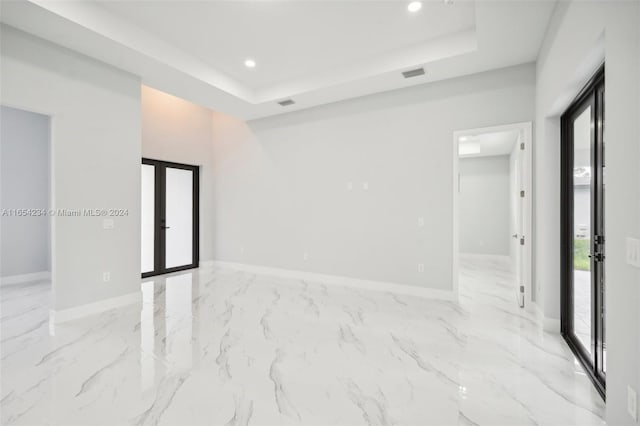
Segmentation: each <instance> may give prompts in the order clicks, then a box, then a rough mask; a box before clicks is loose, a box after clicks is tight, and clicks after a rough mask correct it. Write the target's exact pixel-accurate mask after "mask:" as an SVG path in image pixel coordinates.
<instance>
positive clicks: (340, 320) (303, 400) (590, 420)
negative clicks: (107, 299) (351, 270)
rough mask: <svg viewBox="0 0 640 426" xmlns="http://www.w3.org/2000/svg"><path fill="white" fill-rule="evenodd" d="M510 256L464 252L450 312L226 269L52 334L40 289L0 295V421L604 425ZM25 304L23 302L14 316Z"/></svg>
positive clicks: (446, 306)
mask: <svg viewBox="0 0 640 426" xmlns="http://www.w3.org/2000/svg"><path fill="white" fill-rule="evenodd" d="M509 279H510V275H509V273H508V264H507V263H505V262H504V261H503V260H502V259H500V258H495V259H490V260H478V259H476V258H463V259H461V277H460V287H461V294H460V306H457V305H455V304H453V303H450V302H444V301H437V300H427V299H420V298H412V297H408V296H399V295H394V294H390V293H379V292H368V291H364V290H355V289H349V288H342V287H337V286H328V285H324V284H322V283H314V282H300V281H296V280H291V279H281V278H276V277H272V276H266V275H257V276H256V275H253V274H248V273H244V272H238V271H233V270H229V269H212V268H209V269H202V270H196V271H193V272H186V273H185V272H182V273H176V274H173V275H169V276H167V277H164V278H161V277H157V279H150V280H144V282H143V284H142V291H143V306H142V311H140V308H139V307H138V306H130V307H128V308H123V309H120V310H114V311H110V312H107V313H104V314H102V315H97V316H93V317H90V318H88V319H85V320H81V321H75V322H70V323H66V324H64V325H61V326H58V327H56V329H55V336H50V335H49V324H48V310H47V309H46V308H45V307H46V303H45V302H46V298H47V297H48V289H47V286H48V284H46V283H41V284H34V285H31V286H24V287H23V286H20V287H17V286H16V287H15V288H9V287H7V288H6V289H3V292H2V313H3V314H2V324H1V331H2V361H1V367H2V395H1V398H2V399H1V409H2V419H1V421H2V424H7V425H8V424H36V423H41V422H42V421H43V420H44V421H45V422H46V423H47V424H64V425H71V424H108V425H120V424H139V425H148V424H156V423H158V424H166V425H186V424H189V425H192V424H228V425H246V424H252V425H286V424H305V425H311V424H314V425H327V424H341V425H356V424H371V425H385V424H397V425H418V424H420V425H422V424H432V425H497V424H500V425H534V424H537V425H570V424H574V425H602V424H604V421H603V416H604V404H603V403H602V401H601V400H600V398H599V396H598V395H597V393H596V392H595V391H594V390H593V389H592V386H591V384H590V383H589V380H588V378H587V377H586V376H585V375H584V373H582V371H581V368H580V367H579V365H578V364H577V363H576V362H575V361H574V359H573V356H572V354H571V352H570V350H569V349H568V348H567V347H566V345H565V344H564V342H563V341H562V339H561V337H560V336H559V335H553V334H549V333H545V332H543V331H542V330H541V328H540V327H539V326H538V324H537V323H536V321H535V319H534V318H533V317H531V316H529V315H527V314H526V313H525V312H524V311H522V310H520V309H519V308H517V307H516V302H515V296H514V294H513V293H514V292H513V291H512V290H511V286H510V284H509ZM19 312H24V313H23V314H20V313H19Z"/></svg>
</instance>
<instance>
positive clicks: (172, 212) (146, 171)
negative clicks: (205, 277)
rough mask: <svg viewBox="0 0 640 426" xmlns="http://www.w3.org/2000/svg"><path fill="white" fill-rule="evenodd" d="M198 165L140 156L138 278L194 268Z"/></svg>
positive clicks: (197, 258)
mask: <svg viewBox="0 0 640 426" xmlns="http://www.w3.org/2000/svg"><path fill="white" fill-rule="evenodd" d="M199 182H200V177H199V167H198V166H192V165H188V164H180V163H171V162H167V161H159V160H151V159H146V158H143V159H142V173H141V183H142V187H141V191H142V192H141V194H142V196H141V198H142V205H141V233H142V235H141V269H142V271H141V272H142V277H143V278H146V277H150V276H154V275H160V274H166V273H169V272H176V271H182V270H185V269H192V268H197V267H198V261H199V257H200V256H199V247H200V241H199V209H200V207H199V205H200V201H199V198H200V185H199Z"/></svg>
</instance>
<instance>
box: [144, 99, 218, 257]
mask: <svg viewBox="0 0 640 426" xmlns="http://www.w3.org/2000/svg"><path fill="white" fill-rule="evenodd" d="M212 114H213V112H212V111H211V110H209V109H207V108H204V107H201V106H199V105H195V104H192V103H191V102H188V101H185V100H184V99H180V98H177V97H175V96H172V95H169V94H167V93H164V92H161V91H159V90H156V89H152V88H150V87H147V86H142V156H143V157H145V158H151V159H154V160H163V161H172V162H176V163H183V164H191V165H196V166H200V260H213V259H214V256H213V247H214V240H215V239H216V234H215V232H214V230H213V221H214V215H215V212H214V203H213V201H214V197H213V192H214V188H213V168H212V163H213V156H212V152H213V145H212V143H211V140H212V132H213V128H212V124H211V123H212Z"/></svg>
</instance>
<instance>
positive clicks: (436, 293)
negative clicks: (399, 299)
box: [214, 260, 457, 301]
mask: <svg viewBox="0 0 640 426" xmlns="http://www.w3.org/2000/svg"><path fill="white" fill-rule="evenodd" d="M214 265H215V266H219V267H223V268H230V269H236V270H241V271H247V272H253V273H257V274H266V275H274V276H278V277H282V278H293V279H300V280H309V281H315V282H321V283H322V284H330V285H336V286H342V287H351V288H358V289H364V290H372V291H381V292H390V293H395V294H402V295H407V296H416V297H422V298H427V299H437V300H447V301H457V298H456V297H455V294H454V292H453V291H447V290H439V289H434V288H424V287H416V286H411V285H406V284H396V283H389V282H383V281H371V280H362V279H358V278H349V277H342V276H337V275H325V274H318V273H314V272H304V271H295V270H291V269H280V268H271V267H268V266H258V265H249V264H245V263H235V262H225V261H220V260H216V261H214Z"/></svg>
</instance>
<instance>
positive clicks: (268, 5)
mask: <svg viewBox="0 0 640 426" xmlns="http://www.w3.org/2000/svg"><path fill="white" fill-rule="evenodd" d="M94 4H97V5H99V6H100V7H102V8H104V9H105V10H108V11H109V12H111V13H113V14H115V15H117V16H118V17H120V18H123V19H125V20H127V21H128V22H130V23H132V24H134V25H136V26H138V27H139V28H141V29H143V30H145V31H147V32H148V33H150V34H152V35H154V36H156V37H158V38H159V39H162V40H163V41H164V42H166V43H168V44H171V45H173V46H175V47H177V48H179V49H182V50H183V51H184V52H185V53H188V54H190V55H192V56H194V57H195V58H197V59H199V60H201V61H203V62H204V63H206V64H208V65H210V66H211V67H213V68H216V69H218V70H220V71H222V72H224V73H226V74H228V75H229V76H231V77H232V78H234V79H235V80H237V81H239V82H240V83H242V84H243V85H246V86H248V87H249V88H251V89H253V90H259V89H264V88H265V87H268V86H272V85H276V84H281V83H285V82H289V81H291V80H296V79H302V78H308V77H310V76H313V75H315V74H322V73H326V72H328V71H331V70H335V69H336V68H338V69H339V68H341V67H353V66H354V65H357V64H358V63H359V62H362V61H370V60H371V58H377V57H384V56H385V55H386V54H388V53H390V52H394V54H397V52H398V50H402V49H411V48H414V47H415V46H416V45H419V44H421V43H427V42H430V41H432V40H435V39H442V38H444V37H446V36H452V35H455V34H459V33H462V32H467V31H470V30H473V29H474V28H475V4H474V2H471V1H459V2H454V3H452V4H446V3H445V2H443V1H425V2H424V3H423V7H422V9H421V10H420V11H419V12H416V13H410V12H409V11H408V10H407V4H408V3H407V2H404V1H247V2H245V1H153V0H152V1H131V2H129V1H99V2H94ZM246 58H252V59H253V60H255V63H256V66H255V68H247V67H246V66H245V60H246ZM416 65H417V64H416Z"/></svg>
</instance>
